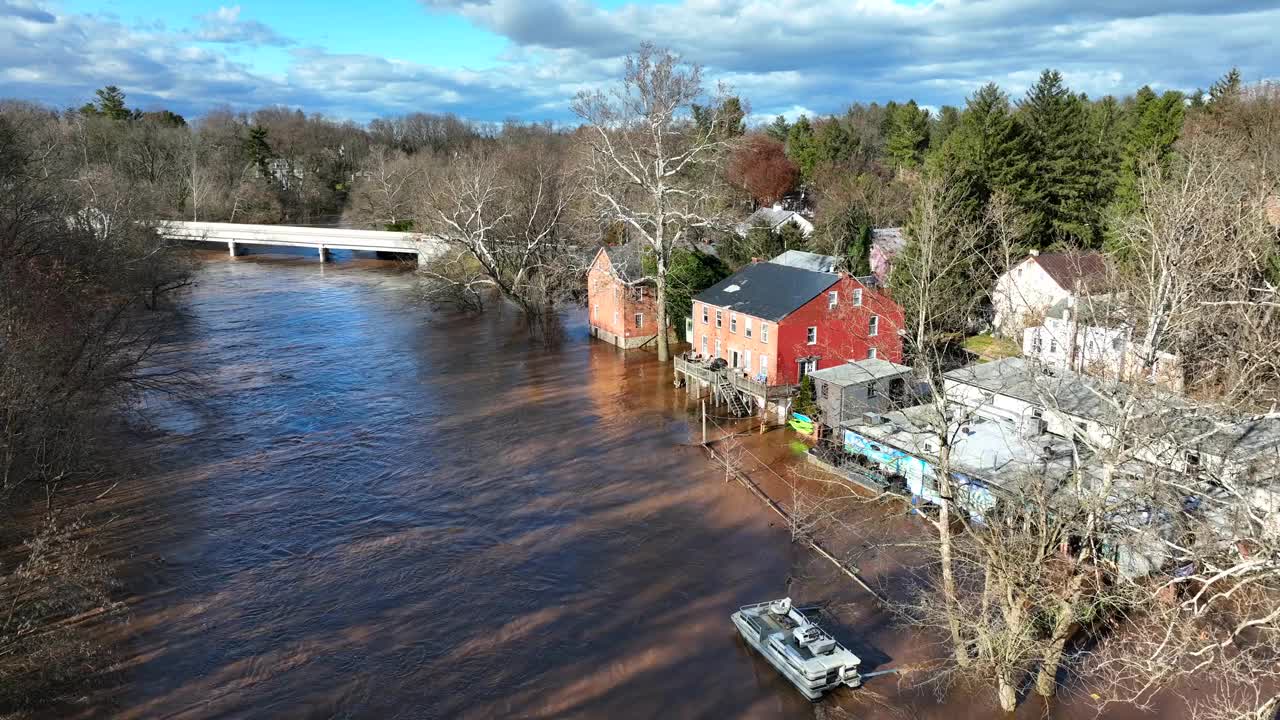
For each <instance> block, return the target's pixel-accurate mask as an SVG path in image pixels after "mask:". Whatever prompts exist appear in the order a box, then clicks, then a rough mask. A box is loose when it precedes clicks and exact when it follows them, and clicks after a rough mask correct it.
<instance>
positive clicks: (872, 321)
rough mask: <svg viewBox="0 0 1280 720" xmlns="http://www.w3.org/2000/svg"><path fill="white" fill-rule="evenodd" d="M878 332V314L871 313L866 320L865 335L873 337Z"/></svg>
mask: <svg viewBox="0 0 1280 720" xmlns="http://www.w3.org/2000/svg"><path fill="white" fill-rule="evenodd" d="M879 334H880V316H879V315H872V316H871V317H870V318H869V319H868V320H867V337H875V336H877V335H879Z"/></svg>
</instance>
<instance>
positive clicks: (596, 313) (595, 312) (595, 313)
mask: <svg viewBox="0 0 1280 720" xmlns="http://www.w3.org/2000/svg"><path fill="white" fill-rule="evenodd" d="M591 319H592V320H599V319H600V303H596V306H595V307H593V308H591Z"/></svg>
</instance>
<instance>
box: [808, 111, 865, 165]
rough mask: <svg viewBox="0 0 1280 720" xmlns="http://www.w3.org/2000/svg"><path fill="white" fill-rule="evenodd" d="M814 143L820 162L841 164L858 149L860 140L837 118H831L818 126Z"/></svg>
mask: <svg viewBox="0 0 1280 720" xmlns="http://www.w3.org/2000/svg"><path fill="white" fill-rule="evenodd" d="M814 144H815V148H814V150H815V153H816V156H817V160H818V163H820V164H829V165H839V164H842V163H845V162H848V160H849V158H851V157H853V153H854V151H855V150H857V149H858V141H857V140H856V139H855V138H854V137H853V136H852V135H850V134H849V132H848V131H847V130H845V128H844V125H843V124H841V123H840V121H839V120H836V119H835V118H829V119H827V120H826V121H824V122H823V123H822V124H821V125H819V126H818V133H817V136H816V137H815V138H814Z"/></svg>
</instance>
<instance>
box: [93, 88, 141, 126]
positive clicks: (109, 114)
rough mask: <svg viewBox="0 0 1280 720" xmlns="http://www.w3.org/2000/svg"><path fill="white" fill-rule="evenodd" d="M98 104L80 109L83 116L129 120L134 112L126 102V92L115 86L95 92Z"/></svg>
mask: <svg viewBox="0 0 1280 720" xmlns="http://www.w3.org/2000/svg"><path fill="white" fill-rule="evenodd" d="M94 95H95V96H96V97H97V98H98V101H97V103H85V104H84V105H83V106H81V107H80V113H81V114H82V115H96V116H98V117H105V118H107V119H110V120H128V119H130V118H132V117H133V112H132V111H131V110H129V107H128V106H127V105H125V102H124V91H123V90H121V89H120V88H118V87H116V86H115V85H108V86H106V87H104V88H100V89H98V90H96V91H94Z"/></svg>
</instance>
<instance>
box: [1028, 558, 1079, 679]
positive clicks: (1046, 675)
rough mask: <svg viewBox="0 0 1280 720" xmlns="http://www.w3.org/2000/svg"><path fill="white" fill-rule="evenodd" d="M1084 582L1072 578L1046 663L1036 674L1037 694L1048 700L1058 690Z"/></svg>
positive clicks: (1048, 648) (1059, 607)
mask: <svg viewBox="0 0 1280 720" xmlns="http://www.w3.org/2000/svg"><path fill="white" fill-rule="evenodd" d="M1084 580H1085V578H1084V575H1083V574H1079V573H1077V575H1076V576H1075V577H1074V578H1072V582H1071V588H1070V590H1069V591H1068V595H1067V597H1064V598H1062V599H1061V600H1060V601H1059V602H1058V619H1057V621H1056V622H1055V623H1054V624H1053V635H1052V636H1051V637H1050V638H1049V646H1048V647H1047V648H1046V649H1045V651H1044V662H1043V663H1042V664H1041V665H1040V672H1039V673H1037V674H1036V692H1038V693H1040V694H1041V695H1043V696H1044V697H1047V698H1050V697H1053V696H1054V693H1056V692H1057V689H1058V667H1059V666H1060V665H1061V664H1062V651H1063V649H1064V648H1065V647H1066V646H1067V640H1068V638H1070V636H1071V635H1070V633H1071V626H1072V625H1073V624H1075V603H1076V601H1077V600H1078V599H1079V596H1080V587H1081V585H1083V584H1084Z"/></svg>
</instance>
